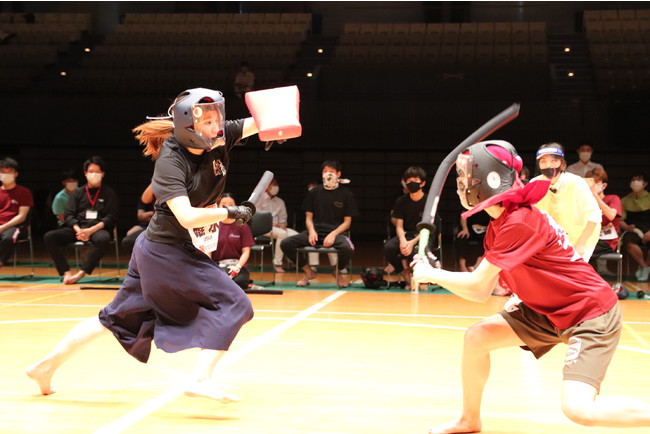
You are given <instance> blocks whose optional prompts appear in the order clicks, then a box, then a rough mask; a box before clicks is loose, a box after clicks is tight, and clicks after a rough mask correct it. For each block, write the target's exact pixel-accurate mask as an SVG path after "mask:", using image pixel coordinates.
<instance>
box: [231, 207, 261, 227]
mask: <svg viewBox="0 0 650 434" xmlns="http://www.w3.org/2000/svg"><path fill="white" fill-rule="evenodd" d="M249 204H250V206H249ZM226 210H227V211H228V218H229V219H235V223H237V224H238V225H239V226H241V225H243V224H244V223H246V222H248V221H249V220H250V219H251V218H252V217H253V214H255V205H253V204H252V203H250V202H244V203H243V204H242V205H239V206H227V207H226Z"/></svg>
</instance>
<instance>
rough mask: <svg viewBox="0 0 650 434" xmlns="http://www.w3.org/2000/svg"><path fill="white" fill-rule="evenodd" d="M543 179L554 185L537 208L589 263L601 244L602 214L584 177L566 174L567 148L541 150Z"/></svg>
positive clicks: (547, 146) (555, 145)
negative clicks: (599, 239)
mask: <svg viewBox="0 0 650 434" xmlns="http://www.w3.org/2000/svg"><path fill="white" fill-rule="evenodd" d="M537 164H538V166H539V169H540V172H541V173H542V174H541V175H540V176H538V177H536V178H535V179H539V178H545V179H550V180H551V186H550V188H549V190H548V192H547V193H546V196H544V197H543V198H542V200H540V201H539V202H538V203H537V204H536V205H535V206H536V207H537V208H539V209H540V210H542V211H545V212H546V213H547V214H549V215H550V216H551V217H553V219H555V221H556V222H557V223H558V224H559V225H560V226H562V228H563V229H564V230H565V232H566V233H567V234H568V236H569V241H570V242H571V244H573V247H574V248H575V250H576V251H577V252H578V253H579V254H580V256H582V258H583V259H584V260H585V261H586V262H588V261H589V258H590V257H591V254H592V253H593V251H594V248H595V247H596V244H597V243H598V238H599V236H600V222H601V219H602V212H601V211H600V208H599V207H598V202H596V199H594V196H593V194H592V193H591V188H590V187H589V185H588V184H587V181H585V180H584V178H581V177H579V176H576V175H574V174H572V173H567V172H565V169H566V160H565V159H564V148H563V147H562V145H560V144H559V143H547V144H545V145H542V146H540V148H539V149H538V151H537Z"/></svg>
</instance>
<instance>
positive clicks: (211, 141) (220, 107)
mask: <svg viewBox="0 0 650 434" xmlns="http://www.w3.org/2000/svg"><path fill="white" fill-rule="evenodd" d="M224 119H225V107H224V102H223V101H219V102H210V103H201V104H194V105H192V126H193V128H194V132H195V133H196V135H197V136H198V137H199V138H200V139H201V140H202V141H203V142H204V143H205V144H206V145H207V146H208V147H209V148H210V149H214V148H217V147H219V146H223V145H225V144H226V136H225V134H224V130H223V128H224Z"/></svg>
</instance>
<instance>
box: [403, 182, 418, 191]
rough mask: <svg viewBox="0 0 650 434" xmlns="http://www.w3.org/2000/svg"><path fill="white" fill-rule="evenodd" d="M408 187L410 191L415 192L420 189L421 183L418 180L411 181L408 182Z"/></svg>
mask: <svg viewBox="0 0 650 434" xmlns="http://www.w3.org/2000/svg"><path fill="white" fill-rule="evenodd" d="M406 188H407V189H408V191H409V192H411V193H415V192H416V191H418V190H420V188H421V187H420V183H419V182H417V181H411V182H408V183H407V184H406Z"/></svg>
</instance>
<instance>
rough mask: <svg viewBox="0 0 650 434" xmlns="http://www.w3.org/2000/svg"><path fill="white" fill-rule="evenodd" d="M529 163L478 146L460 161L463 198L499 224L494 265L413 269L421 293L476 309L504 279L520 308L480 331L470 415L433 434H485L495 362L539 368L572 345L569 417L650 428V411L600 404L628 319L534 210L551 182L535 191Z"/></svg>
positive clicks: (471, 344)
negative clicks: (516, 359)
mask: <svg viewBox="0 0 650 434" xmlns="http://www.w3.org/2000/svg"><path fill="white" fill-rule="evenodd" d="M521 167H522V161H521V158H520V157H519V156H518V155H517V152H516V150H515V149H514V147H513V146H512V145H511V144H509V143H507V142H503V141H498V140H495V141H488V142H482V143H477V144H475V145H472V146H470V147H469V148H468V149H467V151H465V152H464V153H463V154H461V155H460V156H459V157H458V159H457V160H456V170H457V172H458V178H457V184H458V195H459V197H460V200H461V203H462V204H463V206H464V207H465V208H467V209H469V210H470V211H468V212H467V213H465V214H463V216H464V217H467V216H469V215H471V214H472V213H475V212H479V211H482V210H485V211H486V212H487V213H488V214H489V215H490V217H492V219H493V220H492V221H491V222H490V225H489V226H488V229H487V233H486V236H485V241H484V244H485V258H484V260H483V261H481V263H480V265H479V266H478V267H477V268H476V269H475V270H474V271H472V272H464V273H463V272H450V271H445V270H441V269H436V268H433V267H432V266H431V265H430V264H429V262H428V261H427V260H426V259H425V258H419V257H417V258H416V260H415V261H414V263H413V266H414V274H413V278H414V280H415V282H417V283H436V284H438V285H440V286H442V287H444V288H446V289H448V290H449V291H451V292H453V293H455V294H456V295H458V296H460V297H463V298H465V299H468V300H472V301H481V302H484V301H486V300H487V299H488V298H489V297H490V294H491V292H492V289H493V288H494V286H495V284H496V283H497V279H500V280H501V283H502V285H506V286H507V287H508V288H510V289H511V290H512V291H513V292H514V293H515V294H516V295H517V296H518V297H519V298H520V299H521V302H520V303H519V304H513V305H511V306H509V307H506V309H504V310H503V311H502V312H500V313H498V314H495V315H493V316H491V317H489V318H486V319H485V320H483V321H481V322H479V323H478V324H475V325H474V326H472V327H470V328H469V329H468V330H467V332H466V334H465V339H464V348H463V362H462V377H463V394H464V396H463V411H462V414H461V416H460V418H458V419H456V420H454V421H452V422H450V423H447V424H443V425H439V426H434V427H432V428H431V429H430V430H429V432H430V433H470V432H479V431H481V427H482V424H481V416H480V410H481V398H482V396H483V389H484V386H485V382H486V381H487V378H488V376H489V366H490V352H491V351H493V350H496V349H499V348H505V347H512V346H520V347H522V348H523V349H525V350H528V351H532V353H533V354H534V355H535V357H537V358H539V357H541V356H543V355H544V354H545V353H546V352H548V351H549V350H550V349H551V348H553V347H554V346H555V345H557V344H558V343H561V342H564V343H566V344H568V348H567V353H566V358H565V365H564V370H563V378H564V382H563V389H562V410H563V411H564V414H565V415H566V416H567V417H568V418H569V419H571V420H572V421H574V422H576V423H579V424H582V425H588V426H610V427H614V426H616V427H640V426H650V405H648V404H646V403H643V402H638V401H634V400H630V399H616V398H614V399H612V398H603V397H599V396H598V394H599V388H600V384H601V382H602V380H603V378H604V377H605V372H606V370H607V366H608V365H609V362H610V361H611V359H612V356H613V354H614V352H615V350H616V347H617V345H618V341H619V339H620V334H621V327H622V319H621V313H620V308H619V304H618V299H617V296H616V294H615V293H614V292H613V291H612V289H611V287H610V286H609V285H608V284H607V282H605V281H604V280H603V279H602V278H601V277H600V276H599V275H598V274H597V273H596V272H595V271H594V269H593V268H592V267H591V266H590V265H589V264H587V263H586V262H584V261H583V260H582V258H581V257H580V255H579V254H578V253H577V252H576V251H575V249H574V248H573V246H572V245H571V243H570V242H569V240H568V238H567V235H566V233H565V232H564V230H563V229H562V228H561V227H560V226H559V225H558V224H557V223H556V222H555V221H554V220H553V218H552V217H550V216H549V215H548V214H545V213H544V212H543V211H540V210H539V209H537V208H535V207H533V206H532V205H533V204H534V203H536V202H537V201H539V200H540V199H541V198H542V197H543V196H544V194H546V191H547V190H548V187H549V183H548V181H542V180H539V181H533V182H530V183H528V184H526V185H525V186H523V185H522V184H521V182H520V181H519V179H518V176H517V174H518V172H519V171H520V170H521Z"/></svg>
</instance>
